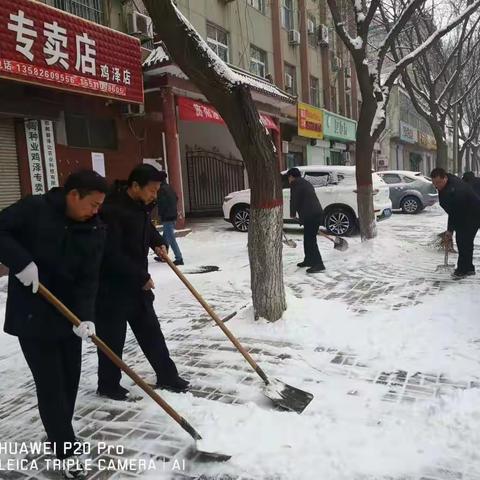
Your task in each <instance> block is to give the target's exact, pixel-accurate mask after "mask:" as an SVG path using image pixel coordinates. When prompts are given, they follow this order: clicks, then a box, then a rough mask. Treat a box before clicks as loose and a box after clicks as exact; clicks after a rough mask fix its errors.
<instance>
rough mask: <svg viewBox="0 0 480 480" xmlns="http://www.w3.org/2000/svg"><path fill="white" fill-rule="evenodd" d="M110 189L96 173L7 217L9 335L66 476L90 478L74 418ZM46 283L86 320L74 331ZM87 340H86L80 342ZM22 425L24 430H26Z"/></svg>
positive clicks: (0, 220) (1, 253)
mask: <svg viewBox="0 0 480 480" xmlns="http://www.w3.org/2000/svg"><path fill="white" fill-rule="evenodd" d="M106 191H107V184H106V182H105V179H104V178H103V177H101V176H100V175H98V174H96V173H95V172H92V171H82V172H78V173H74V174H72V175H70V177H69V178H68V179H67V181H66V183H65V187H64V188H55V189H52V190H50V191H49V192H48V193H47V194H45V195H39V196H29V197H26V198H24V199H23V200H20V201H18V202H17V203H15V204H14V205H12V206H10V207H8V208H6V209H5V210H3V211H2V212H1V213H0V261H1V262H2V263H3V264H4V265H6V266H7V267H8V268H9V270H10V271H9V279H8V299H7V309H6V317H5V327H4V329H5V332H6V333H9V334H11V335H15V336H17V337H18V339H19V342H20V347H21V349H22V351H23V354H24V356H25V359H26V361H27V364H28V366H29V367H30V370H31V371H32V375H33V379H34V381H35V386H36V389H37V399H38V409H39V411H40V417H41V419H42V422H43V426H44V427H45V431H46V433H47V436H48V440H49V441H50V442H51V444H52V448H54V449H55V450H54V451H55V452H56V455H57V457H58V458H59V459H68V461H67V460H66V461H65V462H64V469H63V470H64V471H63V473H64V476H65V477H66V478H84V477H85V476H86V471H85V468H84V466H83V464H82V463H81V462H79V461H78V460H76V461H74V458H75V457H74V456H73V450H72V445H73V443H74V442H75V433H74V431H73V427H72V418H73V412H74V407H75V400H76V397H77V391H78V383H79V379H80V366H81V352H82V342H81V338H83V339H88V337H89V336H91V335H92V334H93V333H95V328H94V323H92V322H93V321H94V317H95V298H96V294H97V289H98V275H99V270H100V263H101V258H102V254H103V247H104V240H105V229H104V227H103V225H102V224H101V222H100V221H99V219H98V218H97V215H96V214H97V211H98V209H99V208H100V205H101V204H102V202H103V200H104V198H105V192H106ZM39 282H42V284H43V285H45V286H46V287H47V288H48V289H49V290H51V291H52V293H53V294H54V295H56V296H57V297H58V298H59V299H60V300H61V301H62V302H63V303H64V304H65V305H66V306H67V307H69V308H70V309H71V310H72V311H73V312H74V313H75V314H76V315H77V316H78V317H79V318H80V319H81V320H82V324H81V325H80V327H78V328H76V327H74V328H73V332H72V327H71V325H70V323H69V322H68V320H67V319H65V318H64V317H62V316H61V315H60V314H59V313H58V312H57V311H56V310H55V309H54V308H53V307H52V306H51V305H49V304H48V303H47V302H46V300H44V299H43V298H41V297H40V296H39V295H36V292H37V290H38V286H39ZM79 337H80V338H79ZM19 427H20V425H19Z"/></svg>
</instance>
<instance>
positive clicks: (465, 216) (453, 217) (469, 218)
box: [438, 174, 480, 232]
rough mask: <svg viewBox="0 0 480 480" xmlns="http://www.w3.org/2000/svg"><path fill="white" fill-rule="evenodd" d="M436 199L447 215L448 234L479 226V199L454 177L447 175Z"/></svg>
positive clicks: (465, 184) (470, 189)
mask: <svg viewBox="0 0 480 480" xmlns="http://www.w3.org/2000/svg"><path fill="white" fill-rule="evenodd" d="M438 198H439V201H440V205H441V207H442V208H443V209H444V210H445V211H446V212H447V213H448V230H449V231H450V232H454V231H457V230H463V229H465V228H467V229H470V228H472V227H475V226H478V225H480V198H479V197H478V196H477V195H475V193H474V192H473V190H472V188H471V187H470V185H468V184H467V183H465V182H464V181H462V180H460V179H459V178H458V177H456V176H455V175H450V174H448V182H447V185H446V186H445V188H444V189H443V190H441V191H440V192H439V193H438Z"/></svg>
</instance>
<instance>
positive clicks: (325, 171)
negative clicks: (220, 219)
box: [223, 165, 392, 235]
mask: <svg viewBox="0 0 480 480" xmlns="http://www.w3.org/2000/svg"><path fill="white" fill-rule="evenodd" d="M298 169H299V170H300V172H301V173H302V177H303V178H305V179H306V180H308V181H309V182H311V183H312V185H313V186H314V187H315V191H316V193H317V196H318V199H319V200H320V204H321V205H322V208H323V211H324V214H325V227H326V228H327V229H328V230H329V232H330V233H333V234H334V235H349V234H351V233H352V232H353V231H354V230H355V229H356V227H357V225H358V207H357V194H356V188H357V187H356V180H355V167H345V166H337V165H311V166H306V167H298ZM285 174H286V171H284V172H282V183H283V221H284V223H297V221H296V220H295V219H291V218H290V188H289V185H288V180H287V178H286V176H285ZM372 177H373V188H374V197H373V206H374V210H375V215H376V217H377V219H378V220H381V219H384V218H388V217H390V216H391V215H392V202H391V201H390V196H389V188H388V185H387V184H386V183H385V182H384V181H383V180H382V179H381V178H380V177H379V176H378V175H377V174H376V173H373V174H372ZM223 216H224V218H225V220H226V221H227V222H230V223H231V224H232V225H233V227H234V228H235V229H236V230H238V231H240V232H246V231H247V230H248V224H249V221H250V190H242V191H240V192H233V193H230V194H229V195H227V196H226V197H225V200H224V202H223Z"/></svg>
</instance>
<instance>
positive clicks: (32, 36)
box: [3, 10, 132, 86]
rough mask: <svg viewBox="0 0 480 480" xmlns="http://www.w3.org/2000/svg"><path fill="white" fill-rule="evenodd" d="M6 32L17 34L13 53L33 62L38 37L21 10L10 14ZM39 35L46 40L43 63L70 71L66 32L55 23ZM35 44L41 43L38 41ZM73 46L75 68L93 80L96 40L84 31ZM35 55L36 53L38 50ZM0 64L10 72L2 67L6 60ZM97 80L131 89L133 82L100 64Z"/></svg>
mask: <svg viewBox="0 0 480 480" xmlns="http://www.w3.org/2000/svg"><path fill="white" fill-rule="evenodd" d="M7 29H8V30H10V31H12V32H15V33H16V47H15V48H16V51H17V52H19V53H21V54H22V55H23V56H24V57H25V58H27V59H28V60H29V61H30V62H33V61H34V59H35V53H34V48H33V47H34V45H35V41H37V39H38V37H39V33H38V32H37V30H36V29H35V22H34V21H33V20H31V19H29V18H27V17H26V16H25V12H24V11H23V10H18V11H17V13H11V14H10V21H9V22H8V25H7ZM40 32H41V34H43V36H44V38H45V40H44V44H43V54H44V58H45V63H46V64H47V65H48V66H60V67H62V68H63V69H64V70H66V71H68V69H69V68H70V59H69V53H68V41H69V40H68V31H67V29H66V28H64V27H63V26H61V25H60V24H59V23H58V22H57V21H52V22H44V23H43V31H40ZM38 41H41V40H39V39H38ZM75 46H76V54H75V55H76V57H75V69H76V70H77V71H78V72H80V73H82V74H89V75H92V76H94V77H96V76H97V45H96V41H95V39H93V38H90V37H89V36H88V34H87V33H85V32H84V33H82V34H77V35H75ZM36 52H37V54H38V50H37V51H36ZM72 56H73V55H72ZM3 62H4V65H3V70H4V71H11V70H12V69H11V68H10V66H9V65H6V64H5V62H9V60H6V59H4V60H3ZM72 64H73V59H72ZM39 68H40V67H39ZM100 78H102V79H103V80H106V81H113V82H115V83H117V84H123V85H126V86H130V85H131V83H132V75H131V72H130V70H128V69H121V68H118V67H115V66H111V65H100Z"/></svg>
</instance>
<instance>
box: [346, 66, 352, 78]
mask: <svg viewBox="0 0 480 480" xmlns="http://www.w3.org/2000/svg"><path fill="white" fill-rule="evenodd" d="M345 76H346V77H347V78H352V67H345Z"/></svg>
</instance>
